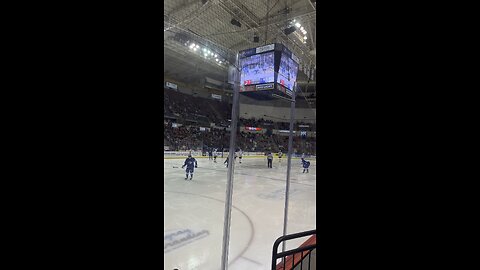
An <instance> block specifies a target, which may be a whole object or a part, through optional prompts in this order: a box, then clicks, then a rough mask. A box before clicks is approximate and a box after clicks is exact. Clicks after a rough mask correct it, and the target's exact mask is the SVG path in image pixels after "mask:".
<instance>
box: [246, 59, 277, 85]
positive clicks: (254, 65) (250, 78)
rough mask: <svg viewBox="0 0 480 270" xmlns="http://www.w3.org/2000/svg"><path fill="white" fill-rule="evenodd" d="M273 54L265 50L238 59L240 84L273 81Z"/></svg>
mask: <svg viewBox="0 0 480 270" xmlns="http://www.w3.org/2000/svg"><path fill="white" fill-rule="evenodd" d="M273 63H274V54H273V52H267V53H262V54H255V55H252V56H248V57H245V58H242V59H240V67H241V74H240V83H241V85H242V86H248V85H255V84H263V83H273V82H274V81H275V72H274V65H273Z"/></svg>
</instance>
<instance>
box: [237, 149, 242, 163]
mask: <svg viewBox="0 0 480 270" xmlns="http://www.w3.org/2000/svg"><path fill="white" fill-rule="evenodd" d="M242 155H243V151H242V149H239V150H238V160H239V163H240V164H242Z"/></svg>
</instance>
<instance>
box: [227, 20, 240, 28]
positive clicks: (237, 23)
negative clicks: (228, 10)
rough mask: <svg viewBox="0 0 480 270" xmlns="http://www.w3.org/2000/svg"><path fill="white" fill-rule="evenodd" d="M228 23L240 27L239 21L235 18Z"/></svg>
mask: <svg viewBox="0 0 480 270" xmlns="http://www.w3.org/2000/svg"><path fill="white" fill-rule="evenodd" d="M230 23H231V24H233V25H235V26H238V27H242V24H241V23H240V22H239V21H237V20H235V19H232V20H231V21H230Z"/></svg>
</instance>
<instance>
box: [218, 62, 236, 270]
mask: <svg viewBox="0 0 480 270" xmlns="http://www.w3.org/2000/svg"><path fill="white" fill-rule="evenodd" d="M235 66H236V67H235V76H234V78H235V81H234V87H233V104H232V119H231V120H232V122H231V125H230V152H229V153H228V174H227V177H228V178H227V191H226V199H225V216H224V221H223V245H222V265H221V268H220V269H221V270H227V269H228V246H229V241H230V221H231V214H232V195H233V172H234V166H235V162H234V161H235V139H236V136H237V120H238V119H237V118H238V109H239V106H238V95H239V88H240V76H239V70H238V53H237V57H236V60H235Z"/></svg>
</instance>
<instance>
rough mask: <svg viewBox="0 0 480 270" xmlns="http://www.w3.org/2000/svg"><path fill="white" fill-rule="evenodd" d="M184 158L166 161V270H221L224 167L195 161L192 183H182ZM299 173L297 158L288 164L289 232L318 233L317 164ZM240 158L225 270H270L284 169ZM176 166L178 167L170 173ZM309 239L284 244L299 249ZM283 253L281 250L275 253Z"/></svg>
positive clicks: (280, 230)
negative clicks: (290, 167)
mask: <svg viewBox="0 0 480 270" xmlns="http://www.w3.org/2000/svg"><path fill="white" fill-rule="evenodd" d="M184 160H185V159H184V158H182V159H165V161H164V169H165V171H164V173H165V177H164V179H165V182H164V188H165V189H164V190H165V196H164V218H165V219H164V220H165V221H164V268H163V269H165V270H172V269H174V268H178V269H179V270H196V269H197V270H217V269H220V264H221V253H222V239H223V238H222V234H223V224H224V220H223V217H224V208H225V190H226V182H227V168H226V167H225V165H224V164H223V161H224V160H225V158H217V163H213V161H210V160H208V158H197V161H198V168H197V169H195V174H194V177H193V181H190V180H187V181H186V180H184V178H185V170H184V169H181V168H180V167H181V166H182V165H183V162H184ZM307 160H309V161H310V162H311V166H310V172H309V173H308V174H307V173H305V174H302V170H303V168H302V166H301V163H300V159H292V170H291V178H290V179H291V181H290V183H291V185H290V195H289V197H290V199H289V210H288V213H289V214H288V229H287V233H289V234H290V233H296V232H301V231H306V230H312V229H316V225H315V213H316V209H315V207H316V206H315V200H316V194H315V186H316V162H315V160H314V159H307ZM266 163H267V162H266V159H265V158H253V157H251V158H247V157H244V158H243V160H242V164H239V163H238V160H237V162H236V164H235V174H234V187H233V208H232V221H231V229H230V250H229V265H230V266H229V269H231V270H246V269H250V270H256V269H262V270H268V269H270V267H271V258H272V246H273V243H274V241H275V240H276V239H277V238H278V237H280V236H282V233H283V213H284V198H285V181H286V167H287V166H286V164H287V159H286V158H283V159H282V161H281V163H280V162H279V160H278V158H275V159H274V162H273V168H271V169H269V168H267V164H266ZM174 167H177V168H174ZM306 239H307V238H302V239H298V240H296V241H291V242H287V248H295V247H298V246H299V245H300V244H301V243H303V242H304V241H305V240H306ZM279 249H280V251H281V248H279Z"/></svg>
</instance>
